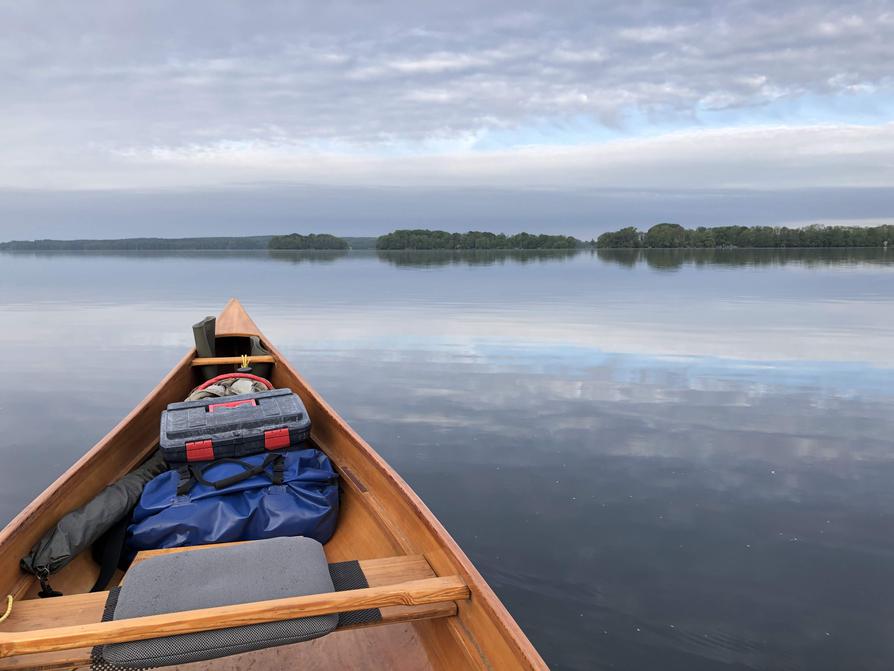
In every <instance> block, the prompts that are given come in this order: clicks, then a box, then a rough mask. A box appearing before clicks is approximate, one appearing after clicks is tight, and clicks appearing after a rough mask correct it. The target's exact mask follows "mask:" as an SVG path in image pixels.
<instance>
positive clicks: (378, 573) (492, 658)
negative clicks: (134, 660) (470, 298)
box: [0, 299, 546, 671]
mask: <svg viewBox="0 0 894 671" xmlns="http://www.w3.org/2000/svg"><path fill="white" fill-rule="evenodd" d="M249 336H258V337H260V338H261V342H262V343H263V345H264V347H265V348H266V349H267V350H268V351H269V352H270V355H271V356H272V361H273V363H274V365H273V372H272V374H271V382H272V383H273V385H274V386H275V387H279V388H290V389H292V390H293V391H294V392H295V393H296V394H298V395H299V396H300V397H301V399H302V401H303V402H304V404H305V407H306V408H307V411H308V414H309V415H310V418H311V421H312V434H311V440H312V442H313V443H314V444H315V446H316V447H318V448H319V449H321V450H323V451H324V452H325V453H326V454H327V455H328V456H329V458H330V460H331V461H332V463H333V464H334V466H335V468H336V470H337V471H338V473H339V475H340V479H341V489H342V493H341V511H340V517H339V523H338V528H337V531H336V533H335V535H334V536H333V537H332V539H331V540H330V541H329V542H328V543H327V544H326V545H325V554H326V559H327V561H329V562H341V561H348V560H359V561H360V565H361V566H362V567H363V570H364V572H365V573H366V576H367V579H368V583H369V588H368V589H366V590H356V591H355V592H356V594H355V592H342V593H332V594H330V595H314V596H313V597H295V598H292V599H291V600H292V601H294V603H289V604H285V603H280V601H268V602H259V603H255V604H246V605H245V606H252V607H253V610H252V609H248V610H245V611H244V612H241V613H240V615H239V616H240V617H243V618H249V619H248V620H243V621H261V619H265V620H266V621H271V620H276V619H285V618H286V617H296V616H298V615H296V613H299V614H308V613H314V614H317V613H320V612H338V610H339V609H342V610H350V609H351V608H350V606H351V605H353V604H354V602H353V601H352V599H355V598H356V599H361V600H363V601H362V602H363V603H365V604H366V606H364V607H367V606H370V605H372V606H377V605H378V606H379V607H380V612H381V621H380V622H379V623H377V624H376V625H375V626H362V627H359V626H358V627H346V628H344V629H338V630H336V631H335V632H333V633H331V634H329V635H327V636H324V637H322V638H319V639H315V640H313V641H307V642H304V643H297V644H293V645H287V646H279V647H272V648H267V649H265V650H258V651H255V652H250V653H243V654H239V655H234V656H230V657H224V658H221V659H217V660H213V661H210V662H194V663H191V664H188V665H183V666H181V667H180V668H184V669H187V668H188V669H206V668H207V669H210V668H214V669H219V670H222V671H229V670H234V669H247V668H251V669H268V668H270V669H273V668H301V669H305V670H308V671H310V670H315V669H329V668H339V669H340V668H350V669H381V668H391V669H428V668H432V669H461V668H471V669H544V668H546V665H545V663H544V661H543V660H542V659H541V657H540V656H539V654H538V653H537V651H536V650H535V648H534V647H533V646H532V644H531V643H530V641H528V639H527V637H526V636H525V634H524V633H523V632H522V630H521V629H520V628H519V626H518V625H517V624H516V622H515V621H514V620H513V618H512V616H511V615H510V614H509V612H508V611H507V610H506V608H505V607H504V606H503V604H502V603H501V602H500V600H499V599H498V598H497V596H496V595H495V594H494V592H493V591H492V590H491V588H490V587H489V586H488V585H487V583H486V582H485V581H484V579H483V578H482V576H481V575H480V574H479V573H478V571H477V570H476V569H475V567H474V566H473V565H472V563H471V562H470V561H469V559H468V557H466V555H465V554H464V553H463V551H462V549H461V548H460V547H459V545H457V543H456V542H455V541H454V540H453V539H452V538H451V537H450V534H448V533H447V531H446V530H445V529H444V527H443V526H442V525H441V523H440V522H439V521H438V520H437V518H435V516H434V515H433V514H432V513H431V511H430V510H429V509H428V508H427V507H426V506H425V504H424V503H423V502H422V500H421V499H420V498H419V497H418V496H417V495H416V494H415V493H414V492H413V490H412V489H411V488H410V487H409V486H408V485H407V483H406V482H404V480H403V479H402V478H401V477H400V476H399V475H398V474H397V473H396V472H395V471H394V470H393V469H392V468H391V467H390V466H389V465H388V464H387V463H386V462H385V460H384V459H382V457H381V456H379V455H378V454H377V453H376V452H375V450H373V449H372V447H370V446H369V445H368V444H367V443H366V442H365V441H364V440H363V438H361V437H360V436H359V435H358V434H357V433H356V432H355V431H354V430H353V429H351V427H350V426H348V424H347V423H346V422H345V421H344V420H343V419H342V418H341V417H339V416H338V414H337V413H336V412H335V411H334V410H333V409H332V408H331V407H330V406H329V405H328V404H327V403H326V401H325V400H323V398H322V397H321V396H320V395H319V394H318V393H317V392H316V391H314V389H313V388H312V387H311V386H310V385H309V384H308V383H307V382H306V381H305V380H304V378H302V377H301V376H300V375H299V374H298V373H297V372H296V371H295V369H294V368H292V366H291V365H290V364H289V363H288V362H287V361H286V359H285V358H284V357H283V356H282V354H280V352H279V351H278V350H277V349H276V347H274V346H273V344H272V343H271V342H270V341H269V340H267V339H266V338H265V337H264V335H263V334H262V333H261V331H260V330H259V329H258V327H257V326H256V325H255V323H254V322H253V321H252V320H251V318H250V317H249V316H248V314H247V313H246V311H245V310H244V308H243V307H242V305H241V304H240V303H239V301H238V300H236V299H231V300H230V301H229V303H228V304H227V305H226V307H225V308H224V310H223V312H222V313H221V314H220V316H219V317H218V319H217V328H216V343H217V351H216V354H217V356H218V357H221V358H223V357H229V359H228V361H238V360H239V359H238V357H239V356H240V355H242V354H243V353H245V352H246V351H248V350H247V348H246V343H247V338H248V337H249ZM195 360H196V353H195V350H193V351H190V352H189V353H187V354H186V355H185V356H184V357H183V358H182V359H181V360H180V362H179V363H178V364H177V365H176V366H174V368H173V369H172V370H171V371H170V372H169V373H168V374H167V375H166V376H165V377H164V379H163V380H162V381H161V382H160V383H159V384H158V386H157V387H156V388H155V389H154V390H152V392H151V393H150V394H149V395H148V396H147V397H146V398H145V399H144V400H143V401H142V402H141V403H140V404H139V405H138V406H137V407H136V408H134V409H133V410H132V411H131V412H130V414H129V415H127V417H125V418H124V419H123V420H122V421H121V422H120V423H119V424H118V425H117V426H116V427H115V428H114V429H112V430H111V431H110V432H109V433H108V434H107V435H106V436H105V437H104V438H102V440H100V441H99V442H98V443H97V444H96V445H95V446H94V447H93V448H92V449H90V451H89V452H87V453H86V454H85V455H84V456H83V457H82V458H81V459H79V460H78V461H77V462H76V463H75V464H74V465H73V466H72V467H71V468H69V469H68V470H67V471H66V472H65V473H63V474H62V475H61V476H60V477H59V478H58V479H57V480H56V481H55V482H54V483H53V484H52V485H51V486H50V487H49V488H48V489H47V490H46V491H44V492H43V493H42V494H41V495H40V496H38V497H37V498H36V499H35V500H34V501H32V502H31V503H30V504H29V505H28V506H27V507H26V508H25V509H24V510H23V511H22V512H21V513H19V515H18V516H17V517H16V518H15V519H13V520H12V521H11V522H10V523H9V524H8V525H7V526H6V528H5V529H4V530H3V531H2V532H0V599H4V597H5V595H7V594H10V595H11V596H12V597H13V602H12V603H13V605H12V609H11V611H10V613H9V616H8V617H7V619H6V620H5V621H4V622H2V623H0V671H2V670H5V669H72V668H84V669H87V668H90V650H91V646H93V645H95V644H97V643H99V642H110V641H117V640H133V639H134V638H147V637H149V636H148V635H147V634H146V632H143V633H135V632H137V629H135V628H132V629H131V630H130V631H129V633H128V631H125V630H124V629H122V628H119V629H112V628H110V627H109V625H115V623H108V622H106V623H102V622H101V619H102V609H103V605H104V603H105V597H106V594H105V593H103V592H97V593H89V590H90V588H91V586H92V585H93V583H94V580H95V579H96V576H97V574H98V571H99V568H98V566H97V565H96V564H95V563H94V562H93V560H92V558H91V557H90V553H89V551H87V552H85V553H82V554H81V555H79V556H78V557H77V558H75V559H74V560H73V561H72V562H71V563H70V564H69V565H68V566H66V567H65V568H64V569H62V570H61V571H60V572H59V573H58V574H56V575H54V576H53V579H52V585H53V587H54V588H55V589H57V590H59V591H61V592H63V594H64V596H61V597H56V598H50V599H39V598H37V592H38V591H39V585H38V584H37V581H36V579H35V578H34V577H33V576H31V575H29V574H26V573H24V572H22V571H21V569H20V568H19V559H20V558H21V557H22V556H24V555H25V554H27V552H28V550H29V549H30V548H31V547H32V545H33V544H34V543H35V542H36V541H37V540H38V539H39V538H40V537H41V536H42V535H43V534H44V533H45V532H46V531H47V530H48V529H50V528H52V526H53V525H54V524H55V523H56V522H57V521H58V520H59V519H60V518H61V517H62V516H63V515H65V514H66V513H68V512H70V511H72V510H74V509H76V508H78V507H80V506H82V505H83V504H85V503H86V502H87V501H89V500H90V499H92V498H93V497H94V496H95V495H96V494H97V493H99V492H100V491H101V490H102V489H103V488H104V487H105V486H106V485H108V484H110V483H112V482H114V481H115V480H117V479H118V478H120V477H121V476H123V475H124V474H126V473H127V472H129V471H130V470H132V469H133V468H134V467H135V466H137V465H138V464H139V463H141V462H142V461H143V460H144V459H146V458H147V457H148V456H149V455H150V454H151V453H152V452H153V451H154V450H155V449H156V447H157V445H158V429H159V415H160V413H161V411H162V410H163V409H164V408H165V406H166V405H167V404H168V403H171V402H174V401H180V400H182V399H183V398H185V397H186V395H187V394H188V393H189V391H190V390H191V389H192V388H193V387H194V386H196V384H198V382H199V381H200V379H199V377H198V373H197V370H198V368H197V366H198V365H199V364H200V363H201V361H200V362H199V363H196V362H195ZM231 365H234V364H231V363H227V364H223V365H222V366H221V371H224V370H228V369H229V368H228V366H231ZM187 550H189V549H187ZM193 551H195V550H193ZM153 552H156V553H160V552H166V551H164V550H155V551H149V554H151V553H153ZM143 554H146V553H141V555H143ZM141 555H138V557H137V561H139V560H141V559H144V557H142V556H141ZM119 574H120V572H119ZM124 578H126V574H125V575H124V576H121V575H118V576H116V579H115V580H116V581H119V580H121V579H124ZM333 595H335V597H336V598H332V597H333ZM289 600H290V599H284V600H282V601H283V602H285V601H289ZM358 603H359V602H358ZM5 605H6V601H5V599H4V602H3V603H2V604H0V614H2V611H3V609H4V608H3V606H5ZM227 608H233V607H227ZM240 608H241V607H240ZM218 610H223V609H218ZM286 613H288V614H287V615H286ZM195 614H199V615H196V616H195V617H194V618H192V616H193V615H195ZM177 615H182V616H183V618H180V621H179V622H178V618H177V617H173V616H171V617H168V616H154V617H156V618H161V619H162V620H163V621H158V622H156V623H155V625H156V626H158V627H159V628H158V629H157V632H156V633H155V636H157V635H158V633H160V632H162V631H164V632H165V633H179V632H182V631H196V630H201V629H202V628H214V627H215V626H228V625H226V624H225V623H226V622H228V621H229V620H227V618H228V617H230V616H234V615H233V614H232V613H225V612H221V613H216V612H215V613H205V612H204V611H191V612H190V613H188V614H177ZM221 618H222V619H221ZM251 618H261V619H251ZM233 621H236V620H233ZM134 622H135V621H134ZM209 622H211V624H208V623H209ZM203 623H204V624H203ZM215 623H216V624H215ZM176 627H180V629H176ZM128 637H132V638H128ZM172 668H174V667H172Z"/></svg>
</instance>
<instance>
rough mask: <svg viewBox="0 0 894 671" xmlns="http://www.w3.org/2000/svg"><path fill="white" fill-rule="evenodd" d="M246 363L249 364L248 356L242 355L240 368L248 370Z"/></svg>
mask: <svg viewBox="0 0 894 671" xmlns="http://www.w3.org/2000/svg"><path fill="white" fill-rule="evenodd" d="M248 362H249V357H248V354H243V355H242V367H243V368H248Z"/></svg>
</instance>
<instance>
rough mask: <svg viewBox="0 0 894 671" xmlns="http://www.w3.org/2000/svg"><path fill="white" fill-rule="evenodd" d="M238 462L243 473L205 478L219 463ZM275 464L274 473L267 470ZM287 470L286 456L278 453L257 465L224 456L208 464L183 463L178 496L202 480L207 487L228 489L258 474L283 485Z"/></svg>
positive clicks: (179, 470) (180, 468)
mask: <svg viewBox="0 0 894 671" xmlns="http://www.w3.org/2000/svg"><path fill="white" fill-rule="evenodd" d="M223 463H229V464H238V465H240V466H242V468H243V469H244V470H243V471H242V472H241V473H236V474H235V475H231V476H229V477H226V478H222V479H221V480H208V479H206V478H205V471H207V470H208V469H209V468H211V467H212V466H216V465H217V464H223ZM271 464H272V465H273V469H272V471H273V472H272V473H268V472H267V467H268V466H270V465H271ZM284 471H285V456H284V455H282V454H277V453H270V454H268V455H267V457H266V458H265V459H264V461H263V462H261V463H260V464H258V465H257V466H255V465H254V464H250V463H248V462H247V461H243V460H242V459H233V458H229V457H228V458H224V459H216V460H214V461H209V462H208V463H206V464H200V465H197V464H183V465H181V466H180V467H179V468H178V469H177V472H178V473H179V475H180V482H179V483H178V485H177V496H183V495H184V494H188V493H189V490H191V489H192V487H193V485H195V483H197V482H200V483H202V484H203V485H205V486H206V487H214V489H218V490H220V489H226V488H227V487H230V486H231V485H235V484H238V483H240V482H242V481H243V480H248V479H249V478H253V477H254V476H256V475H264V476H266V477H267V478H268V479H269V480H270V482H272V483H273V484H274V485H281V484H282V481H283V472H284Z"/></svg>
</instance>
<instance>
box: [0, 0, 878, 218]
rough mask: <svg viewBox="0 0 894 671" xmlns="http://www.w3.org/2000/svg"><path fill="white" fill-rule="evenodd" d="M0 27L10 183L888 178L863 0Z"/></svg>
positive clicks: (232, 10) (117, 185) (95, 2)
mask: <svg viewBox="0 0 894 671" xmlns="http://www.w3.org/2000/svg"><path fill="white" fill-rule="evenodd" d="M0 26H2V27H0V31H2V38H3V39H0V77H2V81H3V82H4V85H3V87H2V88H0V109H2V110H3V112H2V124H0V146H3V161H2V164H0V188H6V189H11V190H21V189H37V190H41V189H43V190H47V191H54V192H57V191H64V190H101V191H108V190H112V191H114V190H153V189H181V190H182V189H204V188H217V187H223V186H226V185H232V184H246V183H252V184H258V183H271V184H281V183H291V184H305V185H308V184H310V185H320V186H332V185H339V186H355V187H357V188H367V187H382V186H384V187H401V188H418V189H430V188H444V189H454V188H472V187H481V188H493V189H514V190H523V189H546V190H559V191H568V192H570V191H580V190H584V191H585V190H587V189H600V188H601V189H605V188H611V189H678V190H681V191H683V190H686V191H690V192H697V191H699V190H703V189H709V190H711V189H721V190H726V189H804V188H816V187H836V188H848V189H851V188H887V187H888V186H890V184H891V179H892V176H891V170H892V165H894V158H892V157H894V151H892V139H891V135H892V130H891V125H890V123H889V122H890V121H891V120H892V109H894V76H892V75H891V70H890V63H891V62H894V11H892V10H891V8H890V7H889V6H888V5H887V4H886V3H878V2H873V1H872V0H857V1H856V2H852V3H847V4H841V3H838V2H832V1H824V0H818V1H806V2H795V3H782V4H780V3H778V2H770V0H760V1H756V2H747V3H724V4H721V5H718V4H717V3H713V2H709V1H708V0H689V1H687V2H685V3H666V2H659V1H658V0H646V1H645V2H641V3H616V2H589V1H587V2H584V1H583V0H581V1H566V2H560V3H559V2H554V1H552V0H550V1H547V0H542V1H541V0H530V1H527V2H522V3H519V2H509V1H508V0H494V1H493V2H488V3H480V2H477V1H476V2H473V1H472V0H455V1H453V2H450V3H443V2H418V3H405V2H397V1H396V0H382V1H381V2H377V3H360V2H356V3H350V2H341V1H337V0H336V1H334V2H332V3H324V4H322V5H321V4H320V3H310V2H286V1H281V2H270V3H264V5H263V6H262V7H259V6H258V5H256V4H255V3H248V2H240V1H235V0H216V1H214V2H212V1H211V0H206V1H204V2H203V1H199V2H191V3H177V2H173V0H163V1H160V2H153V3H116V2H112V1H111V0H90V1H86V2H82V3H77V4H76V5H74V4H71V3H66V2H61V1H59V2H48V3H41V4H33V3H17V2H11V1H9V0H0ZM855 107H859V110H860V115H857V114H856V113H855V112H854V111H853V110H854V108H855ZM842 109H844V110H845V111H842ZM842 116H844V117H845V120H844V121H843V120H842ZM854 116H859V117H860V119H859V120H860V124H861V125H858V124H856V123H845V121H847V120H848V119H849V118H850V117H854ZM886 215H887V213H884V212H883V213H876V215H874V216H886Z"/></svg>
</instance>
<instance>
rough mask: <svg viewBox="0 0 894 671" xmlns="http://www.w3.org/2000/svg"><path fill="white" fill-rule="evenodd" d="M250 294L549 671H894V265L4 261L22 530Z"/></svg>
mask: <svg viewBox="0 0 894 671" xmlns="http://www.w3.org/2000/svg"><path fill="white" fill-rule="evenodd" d="M230 296H238V297H239V298H240V299H242V301H243V303H244V304H245V306H246V307H247V308H248V310H249V311H250V313H251V315H252V316H253V317H254V319H255V321H256V322H257V323H258V324H259V325H260V326H261V328H262V329H264V331H265V332H266V334H267V335H268V336H269V337H270V338H271V339H272V340H273V342H275V343H276V344H277V345H278V346H279V347H280V348H281V349H282V350H284V352H285V354H286V355H287V356H288V357H289V358H290V360H291V361H292V362H293V363H294V364H295V365H296V367H297V368H298V369H299V370H301V371H302V372H303V373H304V374H305V375H306V376H307V377H308V378H309V379H310V381H311V383H312V384H314V386H316V387H317V388H318V389H319V390H320V391H321V392H322V393H323V394H324V395H325V396H326V397H327V399H329V400H330V401H331V402H332V403H333V404H334V405H335V407H336V408H337V409H338V410H339V411H340V412H341V413H342V415H343V416H344V417H345V418H346V419H347V420H348V421H349V422H350V423H351V424H352V425H353V426H354V427H355V428H356V429H357V430H359V432H360V433H361V434H362V435H364V436H365V437H366V438H367V439H368V440H369V441H370V443H372V445H373V446H374V447H375V448H376V449H377V450H378V451H379V452H381V453H382V454H383V455H384V456H385V458H386V459H388V461H389V462H390V463H391V464H392V465H393V466H394V467H395V468H396V469H397V470H398V471H400V473H401V474H402V475H403V476H404V477H405V478H406V479H407V480H408V481H409V482H410V484H411V485H412V486H413V487H414V488H415V489H416V491H417V492H418V493H419V494H420V495H421V496H422V498H423V499H424V500H425V501H426V502H427V504H428V505H429V506H430V507H431V509H432V510H433V511H434V512H435V514H436V515H437V516H438V517H439V518H440V519H441V520H442V521H443V522H444V524H445V525H446V527H447V528H448V529H449V530H450V531H451V533H452V534H453V535H454V536H455V537H456V539H457V540H458V541H459V543H460V544H461V545H462V546H463V548H464V549H465V550H466V552H467V553H468V554H469V556H470V557H471V559H472V560H473V561H474V562H475V563H476V564H477V566H478V567H479V568H480V569H481V571H482V573H483V574H484V575H485V577H486V578H487V579H488V581H489V582H490V584H491V585H492V586H493V587H494V589H495V590H496V591H497V593H498V594H499V595H500V597H501V598H502V599H503V600H504V602H505V603H506V605H507V606H508V607H509V609H510V611H512V613H513V614H514V616H515V617H516V618H517V620H518V621H519V623H520V624H521V626H522V627H523V628H524V629H525V631H526V632H527V633H528V635H529V636H530V638H531V639H532V641H533V642H534V644H535V645H536V646H537V647H538V649H539V650H540V651H541V653H542V654H543V656H544V657H545V658H546V660H547V661H548V662H549V663H550V664H551V665H552V666H553V667H554V668H556V669H671V670H673V669H686V670H693V669H695V670H699V669H724V670H730V669H805V670H807V669H809V670H817V669H844V668H847V669H890V668H892V667H894V250H889V251H888V252H887V253H886V252H884V251H883V250H853V251H831V252H830V251H821V250H814V251H787V252H777V251H737V252H732V251H729V252H713V251H711V252H702V253H693V252H672V251H667V252H664V251H655V252H651V253H649V254H647V255H646V254H636V253H631V252H626V251H617V252H613V253H606V254H594V253H590V252H583V253H577V254H571V255H566V254H557V253H551V254H494V253H491V254H466V255H463V254H439V253H424V252H420V253H391V254H387V255H385V254H383V255H377V254H376V253H374V252H369V253H360V252H358V253H350V254H341V255H339V254H320V253H318V254H309V255H300V254H278V255H274V256H271V255H269V254H267V253H205V254H198V253H196V254H189V253H185V254H153V253H142V254H37V255H35V254H0V351H2V353H3V359H4V362H5V365H6V368H7V374H6V376H5V382H4V384H2V385H0V436H2V438H0V457H2V459H3V467H2V469H0V518H2V520H3V522H6V521H8V520H9V519H10V518H11V517H12V516H13V515H14V514H15V513H16V512H17V511H18V510H19V509H20V508H21V507H22V506H23V505H24V504H25V503H27V502H28V501H29V500H31V498H32V497H33V496H35V495H36V494H37V493H39V492H40V491H41V490H42V489H43V488H44V487H46V485H48V484H49V483H50V482H51V481H52V480H53V479H54V478H55V477H56V476H58V475H59V474H60V473H61V472H62V471H63V470H65V468H66V467H67V466H68V465H69V464H70V463H71V462H72V461H74V460H75V459H76V458H77V457H78V456H79V455H81V454H82V453H83V452H84V451H85V450H86V449H88V448H89V447H90V446H91V445H92V444H93V443H94V441H96V440H97V439H98V438H99V437H100V436H102V435H103V434H104V433H105V432H106V431H107V430H108V429H109V428H110V427H112V426H113V425H114V424H115V423H116V422H117V421H118V420H119V419H120V418H121V417H122V416H123V415H124V414H125V413H126V412H127V411H128V410H129V409H130V408H131V407H132V406H133V405H134V404H135V403H137V402H138V401H139V400H140V399H141V398H143V396H144V395H145V394H146V393H147V392H148V391H149V389H151V388H152V387H153V386H154V385H155V384H156V382H157V381H158V379H159V378H160V377H161V376H162V375H163V374H164V373H165V372H166V371H167V370H168V369H169V368H170V367H171V366H172V365H173V364H174V363H175V362H176V361H177V360H178V359H179V358H180V356H181V355H182V354H183V352H184V350H185V349H186V348H187V347H189V346H190V341H191V331H190V326H191V324H192V323H193V322H195V321H197V320H198V319H199V318H201V317H203V316H204V315H206V314H216V313H217V312H218V311H219V310H220V308H221V307H222V306H223V305H224V302H225V301H226V300H227V298H229V297H230Z"/></svg>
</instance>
